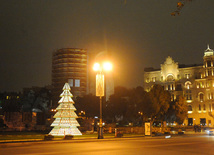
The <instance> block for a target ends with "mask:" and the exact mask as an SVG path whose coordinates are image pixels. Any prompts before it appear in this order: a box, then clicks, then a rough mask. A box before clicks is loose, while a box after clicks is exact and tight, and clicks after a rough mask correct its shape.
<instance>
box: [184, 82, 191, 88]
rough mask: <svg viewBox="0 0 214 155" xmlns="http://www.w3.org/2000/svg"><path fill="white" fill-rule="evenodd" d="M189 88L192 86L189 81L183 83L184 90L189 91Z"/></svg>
mask: <svg viewBox="0 0 214 155" xmlns="http://www.w3.org/2000/svg"><path fill="white" fill-rule="evenodd" d="M191 86H192V83H191V82H190V81H187V82H186V83H185V87H186V89H190V88H191Z"/></svg>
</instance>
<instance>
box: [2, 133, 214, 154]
mask: <svg viewBox="0 0 214 155" xmlns="http://www.w3.org/2000/svg"><path fill="white" fill-rule="evenodd" d="M17 154H22V155H60V154H63V155H67V154H69V155H71V154H81V155H91V154H93V155H98V154H99V155H100V154H104V155H105V154H106V155H114V154H117V155H130V154H131V155H132V154H134V155H138V154H143V155H214V136H191V137H172V138H169V139H165V138H164V137H161V138H144V137H138V138H118V139H117V138H113V139H93V140H71V141H70V142H68V141H66V142H41V143H37V142H34V143H22V144H16V145H15V144H1V147H0V155H17Z"/></svg>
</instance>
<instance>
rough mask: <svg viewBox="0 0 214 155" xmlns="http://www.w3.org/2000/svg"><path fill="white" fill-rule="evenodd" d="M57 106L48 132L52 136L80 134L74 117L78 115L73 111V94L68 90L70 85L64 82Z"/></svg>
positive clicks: (74, 109)
mask: <svg viewBox="0 0 214 155" xmlns="http://www.w3.org/2000/svg"><path fill="white" fill-rule="evenodd" d="M60 97H61V99H60V100H59V102H58V103H59V106H58V107H57V108H56V110H57V113H56V114H55V115H54V118H55V120H54V122H53V123H52V124H51V126H53V127H54V128H53V129H52V130H51V132H50V133H49V134H51V135H53V136H65V135H82V133H81V132H80V131H79V129H78V128H77V126H80V125H79V123H78V122H77V120H76V118H77V117H78V116H77V115H76V113H75V112H74V111H76V108H75V107H74V105H73V104H74V101H73V100H72V97H73V95H72V94H71V92H70V86H69V84H68V83H65V85H64V87H63V92H62V94H61V95H60Z"/></svg>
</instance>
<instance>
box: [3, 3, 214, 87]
mask: <svg viewBox="0 0 214 155" xmlns="http://www.w3.org/2000/svg"><path fill="white" fill-rule="evenodd" d="M176 2H177V0H127V3H126V4H124V0H0V74H1V75H0V91H21V90H22V88H23V87H31V86H44V85H48V84H51V60H52V52H53V51H54V50H56V49H59V48H67V47H70V48H83V49H87V50H88V52H89V53H92V54H95V53H98V52H101V51H108V52H110V53H111V56H112V58H113V61H114V75H115V83H116V85H122V86H125V87H128V88H131V87H136V86H139V85H142V84H143V69H144V68H145V67H155V68H159V67H160V64H161V63H163V62H164V61H165V58H166V57H167V56H168V55H169V56H172V57H173V59H174V60H175V61H177V62H179V63H180V64H194V63H202V62H203V59H202V58H203V52H204V50H205V49H206V47H207V44H210V47H211V48H214V11H213V7H214V0H194V1H193V2H192V3H189V4H187V5H186V6H185V7H184V8H183V10H182V13H181V15H180V16H176V17H173V16H171V15H170V13H171V12H173V11H174V10H175V9H176ZM89 71H91V70H89Z"/></svg>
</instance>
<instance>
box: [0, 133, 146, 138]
mask: <svg viewBox="0 0 214 155" xmlns="http://www.w3.org/2000/svg"><path fill="white" fill-rule="evenodd" d="M47 134H48V133H47V132H0V140H24V139H38V140H39V139H41V140H42V139H44V136H45V135H47ZM103 136H104V138H113V137H114V136H115V134H114V133H104V134H103ZM133 136H143V135H142V134H124V137H133ZM63 137H64V136H55V137H54V139H55V140H56V139H63ZM97 137H98V133H91V134H85V133H83V135H80V136H74V139H84V138H97Z"/></svg>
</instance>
